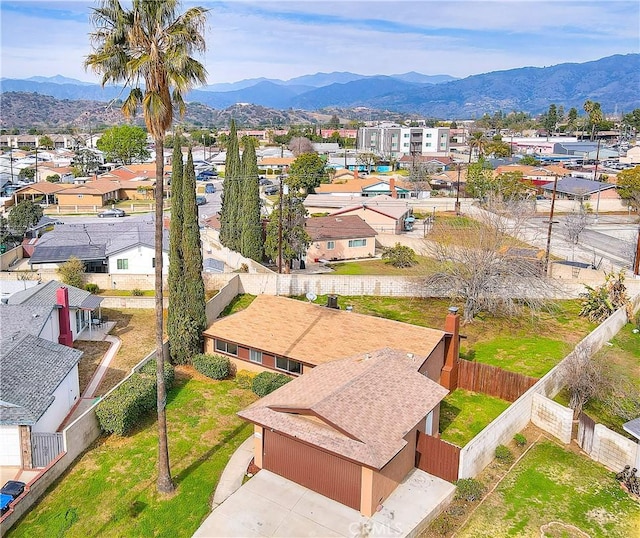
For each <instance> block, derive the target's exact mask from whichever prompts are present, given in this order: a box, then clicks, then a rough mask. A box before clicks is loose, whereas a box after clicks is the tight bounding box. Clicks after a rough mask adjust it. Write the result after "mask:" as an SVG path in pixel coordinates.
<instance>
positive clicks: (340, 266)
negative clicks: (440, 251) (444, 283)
mask: <svg viewBox="0 0 640 538" xmlns="http://www.w3.org/2000/svg"><path fill="white" fill-rule="evenodd" d="M416 259H417V260H418V263H417V264H416V265H414V266H413V267H404V268H400V267H394V266H393V265H391V264H390V263H386V261H385V260H380V259H372V260H357V261H349V262H332V263H330V264H329V267H331V268H332V269H333V273H331V274H332V275H378V276H385V275H389V276H427V275H429V274H432V273H433V272H434V271H435V268H436V266H437V263H436V262H435V261H434V260H433V259H431V258H428V257H426V256H416Z"/></svg>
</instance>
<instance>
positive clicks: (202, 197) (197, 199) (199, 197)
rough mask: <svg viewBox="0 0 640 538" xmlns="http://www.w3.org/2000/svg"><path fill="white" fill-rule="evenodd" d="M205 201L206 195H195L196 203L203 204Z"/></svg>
mask: <svg viewBox="0 0 640 538" xmlns="http://www.w3.org/2000/svg"><path fill="white" fill-rule="evenodd" d="M206 203H207V197H206V196H196V205H204V204H206Z"/></svg>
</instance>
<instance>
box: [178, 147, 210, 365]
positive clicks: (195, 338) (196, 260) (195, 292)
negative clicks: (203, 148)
mask: <svg viewBox="0 0 640 538" xmlns="http://www.w3.org/2000/svg"><path fill="white" fill-rule="evenodd" d="M183 199H184V206H183V207H184V224H183V228H182V251H183V254H184V277H183V278H184V311H185V318H186V320H187V321H186V325H185V326H184V327H183V330H186V331H187V332H188V335H185V339H186V342H185V343H186V344H187V350H188V352H189V355H188V359H190V358H191V357H192V356H193V355H194V354H196V353H200V352H201V351H202V331H204V330H205V329H206V328H207V315H206V312H205V308H206V303H205V296H204V282H203V280H202V248H201V240H200V227H199V226H198V207H197V206H196V173H195V170H194V167H193V155H192V153H191V150H189V156H188V157H187V165H186V167H185V170H184V179H183Z"/></svg>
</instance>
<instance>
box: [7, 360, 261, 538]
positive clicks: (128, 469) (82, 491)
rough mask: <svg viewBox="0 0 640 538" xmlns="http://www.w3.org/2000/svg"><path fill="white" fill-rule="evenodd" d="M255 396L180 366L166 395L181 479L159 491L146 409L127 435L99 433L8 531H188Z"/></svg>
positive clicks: (206, 505) (175, 469)
mask: <svg viewBox="0 0 640 538" xmlns="http://www.w3.org/2000/svg"><path fill="white" fill-rule="evenodd" d="M255 399H256V397H255V396H254V395H253V393H252V392H251V391H249V390H245V389H241V388H238V386H237V385H236V383H235V382H234V381H232V380H229V381H213V380H211V379H208V378H206V377H204V376H201V375H200V374H198V373H197V372H196V371H195V370H193V369H192V368H188V367H178V368H177V369H176V383H175V385H174V387H173V389H172V390H171V391H170V393H169V395H168V400H167V424H168V427H169V452H170V458H171V465H172V467H171V470H172V476H173V478H174V481H175V483H176V485H177V489H176V492H175V493H174V494H172V495H171V496H170V498H168V499H163V498H161V497H160V496H159V494H158V493H157V491H156V485H155V473H156V452H157V429H156V422H155V417H154V416H149V417H148V418H147V419H146V420H144V421H143V423H142V424H140V426H139V427H138V428H137V429H136V430H135V431H134V432H133V433H132V435H131V436H129V437H125V438H121V437H117V436H110V437H101V438H100V439H98V441H96V442H95V443H94V444H93V445H92V447H91V448H90V449H89V450H88V451H87V452H86V453H85V454H84V455H83V456H81V457H80V458H79V459H78V460H76V462H75V463H74V464H73V465H72V466H71V467H70V468H69V470H68V471H67V472H66V473H65V475H63V478H62V479H60V480H58V482H57V483H56V484H54V486H53V487H52V488H51V489H50V491H49V492H48V493H47V494H46V495H45V496H44V497H43V498H42V499H41V501H40V502H39V503H38V504H37V505H36V506H35V507H34V508H33V509H32V510H31V511H30V512H29V514H28V515H27V516H26V517H25V518H24V519H23V520H21V521H20V522H19V523H18V524H16V525H15V526H14V527H13V528H12V529H11V530H10V531H9V533H8V534H7V536H11V537H20V536H24V537H31V536H62V535H64V536H69V537H73V536H78V537H85V536H114V537H115V536H156V537H167V538H169V537H170V538H174V537H181V536H184V537H189V536H191V535H192V534H193V533H194V532H195V530H196V529H197V528H198V527H199V526H200V523H201V522H202V520H203V519H204V518H205V516H206V515H207V514H208V513H209V512H210V510H211V506H210V502H211V497H212V495H213V492H214V490H215V487H216V485H217V483H218V480H219V478H220V474H221V473H222V470H223V469H224V467H225V465H226V463H227V462H228V460H229V458H230V456H231V454H233V452H234V451H235V449H236V448H237V447H238V446H239V445H240V444H241V443H242V442H243V441H244V440H245V439H246V438H247V437H249V436H250V435H251V433H252V431H253V430H252V427H251V425H250V424H248V423H246V422H244V421H243V420H241V419H240V418H239V417H237V416H236V412H237V411H239V410H240V409H242V408H244V407H245V406H247V405H249V404H250V403H251V402H253V401H254V400H255Z"/></svg>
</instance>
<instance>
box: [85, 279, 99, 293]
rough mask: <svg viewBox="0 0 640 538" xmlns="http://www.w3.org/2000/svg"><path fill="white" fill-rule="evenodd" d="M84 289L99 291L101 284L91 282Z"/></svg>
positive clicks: (91, 291) (92, 291) (90, 291)
mask: <svg viewBox="0 0 640 538" xmlns="http://www.w3.org/2000/svg"><path fill="white" fill-rule="evenodd" d="M84 289H85V290H86V291H88V292H89V293H98V292H99V291H100V286H98V285H97V284H94V283H93V282H89V284H87V285H86V286H85V287H84Z"/></svg>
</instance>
